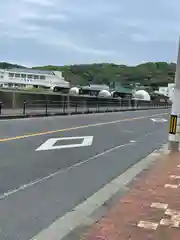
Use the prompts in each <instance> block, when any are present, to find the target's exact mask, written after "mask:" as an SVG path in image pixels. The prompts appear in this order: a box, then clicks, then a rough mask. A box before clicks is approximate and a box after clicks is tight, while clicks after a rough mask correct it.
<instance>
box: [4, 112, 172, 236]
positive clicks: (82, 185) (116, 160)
mask: <svg viewBox="0 0 180 240" xmlns="http://www.w3.org/2000/svg"><path fill="white" fill-rule="evenodd" d="M152 118H154V119H158V118H163V119H166V120H168V110H163V109H161V110H160V109H159V110H149V111H136V112H122V113H106V114H97V115H95V114H94V115H81V116H61V117H50V118H38V119H24V120H10V121H6V120H2V121H0V154H1V157H0V239H1V240H30V239H31V238H32V237H33V236H35V235H36V234H37V233H38V232H40V231H41V230H42V229H45V228H47V227H48V226H49V225H50V224H52V222H53V221H54V220H56V219H57V218H59V217H61V216H63V215H64V214H65V213H67V212H68V211H70V210H71V209H72V208H73V207H75V206H76V205H77V204H79V203H81V202H82V201H84V200H85V199H86V198H87V197H89V196H91V195H92V194H93V193H94V192H96V191H98V189H99V188H101V187H102V186H104V185H105V184H107V183H108V182H109V181H111V180H112V179H113V178H115V177H116V176H118V175H119V174H121V173H123V172H124V171H125V170H126V169H128V168H129V167H130V166H132V165H133V164H135V163H136V162H138V161H139V160H140V159H142V158H143V157H145V156H147V155H148V154H149V153H150V152H152V151H153V150H154V149H156V148H158V147H160V146H161V145H162V144H163V143H165V142H166V141H167V134H168V122H153V121H152ZM83 136H85V137H86V138H84V144H86V145H89V146H79V147H78V146H77V145H79V144H81V145H82V140H83V139H72V137H73V138H76V137H83ZM65 137H67V138H69V139H66V140H64V139H63V140H61V139H59V138H65ZM87 137H88V138H87ZM52 138H53V139H54V138H58V140H57V142H56V143H54V145H53V146H54V148H55V149H50V148H51V147H52V146H51V145H52V144H51V141H52V140H49V139H52ZM47 141H48V142H47ZM55 141H56V140H54V142H55ZM91 141H92V143H91ZM45 142H46V146H44V148H46V150H40V149H39V148H40V147H41V148H42V144H44V143H45ZM69 144H70V145H73V144H76V147H75V146H69V148H68V146H67V145H69ZM62 145H63V146H64V145H66V146H65V147H64V148H61V149H59V147H60V146H61V147H62ZM47 148H49V150H48V149H47ZM37 150H39V151H37Z"/></svg>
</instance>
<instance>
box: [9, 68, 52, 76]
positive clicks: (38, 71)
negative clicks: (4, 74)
mask: <svg viewBox="0 0 180 240" xmlns="http://www.w3.org/2000/svg"><path fill="white" fill-rule="evenodd" d="M8 71H10V72H16V73H22V72H23V73H32V74H48V75H54V73H53V71H48V70H38V69H32V68H11V69H8Z"/></svg>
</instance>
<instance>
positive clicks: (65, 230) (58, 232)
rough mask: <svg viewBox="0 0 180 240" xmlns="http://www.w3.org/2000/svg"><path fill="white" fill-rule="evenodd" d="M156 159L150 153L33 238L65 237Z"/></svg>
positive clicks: (46, 239) (57, 239)
mask: <svg viewBox="0 0 180 240" xmlns="http://www.w3.org/2000/svg"><path fill="white" fill-rule="evenodd" d="M164 149H166V147H163V148H162V149H161V150H162V151H164ZM156 151H157V150H156ZM155 159H156V158H154V157H152V154H150V155H148V156H147V157H146V158H144V159H142V160H141V161H140V162H138V163H136V164H135V165H133V166H132V167H131V168H129V169H128V170H126V172H124V173H123V174H121V175H120V176H118V177H117V178H115V179H114V180H112V181H111V182H110V183H108V184H107V185H105V186H104V187H103V188H101V189H100V190H99V191H98V192H96V193H94V194H93V195H92V196H91V197H89V198H88V199H87V200H86V201H85V202H83V203H81V204H79V205H78V206H77V207H75V208H74V209H72V211H71V212H68V213H66V214H65V215H64V216H63V217H61V218H59V219H58V220H56V221H55V222H54V223H53V224H52V225H50V226H49V227H48V228H47V229H44V230H43V231H41V232H40V233H39V234H38V235H37V236H34V237H33V238H32V239H31V240H51V239H53V240H62V239H64V237H65V236H67V235H68V234H69V233H70V232H71V231H73V230H74V229H76V228H77V227H78V226H80V225H81V224H83V223H84V221H85V220H86V218H87V217H89V216H90V215H91V214H92V213H93V212H95V211H96V210H97V209H98V208H99V207H100V206H102V205H103V204H104V203H105V202H106V201H107V200H109V199H110V198H111V197H112V196H113V195H114V194H116V193H117V192H118V191H120V190H121V189H122V188H124V186H126V185H127V184H128V183H129V182H131V181H132V180H133V179H134V178H135V177H136V176H137V174H138V173H140V172H141V170H143V169H145V168H147V167H148V166H149V164H150V163H152V161H155ZM155 224H157V223H155ZM155 226H156V225H155ZM155 226H154V228H155Z"/></svg>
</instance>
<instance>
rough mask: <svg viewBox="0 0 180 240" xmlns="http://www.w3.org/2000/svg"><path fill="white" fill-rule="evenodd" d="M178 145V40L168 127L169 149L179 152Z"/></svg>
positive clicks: (179, 125) (179, 57)
mask: <svg viewBox="0 0 180 240" xmlns="http://www.w3.org/2000/svg"><path fill="white" fill-rule="evenodd" d="M179 144H180V38H179V45H178V57H177V65H176V74H175V86H174V95H173V97H172V109H171V117H170V127H169V149H170V150H171V151H174V152H178V151H179Z"/></svg>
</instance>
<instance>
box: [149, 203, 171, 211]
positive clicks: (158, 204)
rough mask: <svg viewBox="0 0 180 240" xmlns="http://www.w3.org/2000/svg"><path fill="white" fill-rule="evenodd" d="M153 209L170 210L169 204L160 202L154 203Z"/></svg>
mask: <svg viewBox="0 0 180 240" xmlns="http://www.w3.org/2000/svg"><path fill="white" fill-rule="evenodd" d="M151 207H152V208H157V209H164V210H165V209H167V208H168V204H165V203H158V202H154V203H152V204H151Z"/></svg>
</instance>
